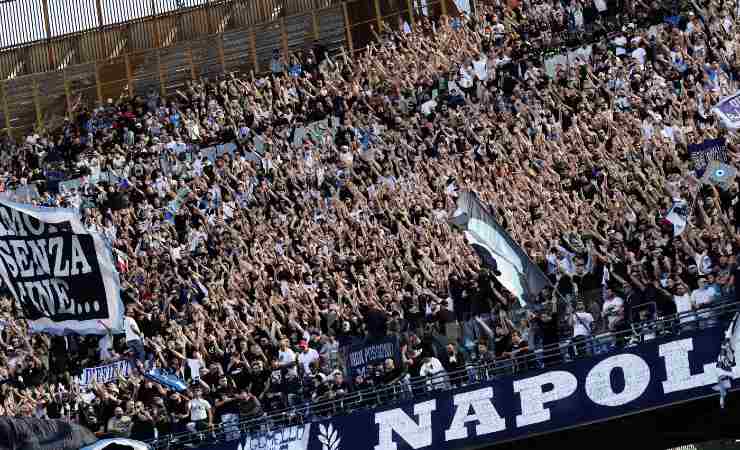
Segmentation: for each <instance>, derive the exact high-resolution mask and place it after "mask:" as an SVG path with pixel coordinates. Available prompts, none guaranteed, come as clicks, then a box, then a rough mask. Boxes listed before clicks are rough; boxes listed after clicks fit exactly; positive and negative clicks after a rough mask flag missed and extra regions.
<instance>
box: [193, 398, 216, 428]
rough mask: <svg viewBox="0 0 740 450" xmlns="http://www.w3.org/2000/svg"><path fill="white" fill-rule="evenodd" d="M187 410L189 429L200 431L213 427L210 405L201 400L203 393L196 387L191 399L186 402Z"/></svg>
mask: <svg viewBox="0 0 740 450" xmlns="http://www.w3.org/2000/svg"><path fill="white" fill-rule="evenodd" d="M188 410H189V411H190V424H188V427H189V428H191V429H195V430H201V431H202V430H205V429H207V428H211V427H213V411H212V410H211V404H210V403H208V401H207V400H205V399H203V391H202V390H201V388H200V387H196V388H195V390H194V391H193V399H192V400H190V401H189V402H188Z"/></svg>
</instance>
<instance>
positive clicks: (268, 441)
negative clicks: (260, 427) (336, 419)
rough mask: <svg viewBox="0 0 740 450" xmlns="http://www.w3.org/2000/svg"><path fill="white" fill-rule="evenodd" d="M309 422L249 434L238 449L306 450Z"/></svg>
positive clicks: (309, 429) (309, 433) (309, 428)
mask: <svg viewBox="0 0 740 450" xmlns="http://www.w3.org/2000/svg"><path fill="white" fill-rule="evenodd" d="M310 431H311V424H310V423H309V424H306V425H296V426H292V427H287V428H279V429H277V430H273V431H267V432H264V433H254V434H249V435H247V436H246V437H245V438H243V439H244V440H243V441H242V442H240V443H239V446H238V447H237V448H238V450H306V449H307V448H308V438H309V437H310V436H311V432H310Z"/></svg>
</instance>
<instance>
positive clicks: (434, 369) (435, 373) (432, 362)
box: [419, 356, 449, 390]
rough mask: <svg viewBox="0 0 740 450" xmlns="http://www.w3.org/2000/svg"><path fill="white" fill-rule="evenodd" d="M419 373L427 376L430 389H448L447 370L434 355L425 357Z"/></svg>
mask: <svg viewBox="0 0 740 450" xmlns="http://www.w3.org/2000/svg"><path fill="white" fill-rule="evenodd" d="M419 375H420V376H422V377H427V386H429V389H430V390H434V389H447V388H448V387H449V386H448V384H449V383H448V379H447V371H446V370H445V368H444V366H443V365H442V363H441V362H440V361H439V360H438V359H437V358H435V357H433V356H430V357H428V358H424V361H423V362H422V364H421V368H420V369H419Z"/></svg>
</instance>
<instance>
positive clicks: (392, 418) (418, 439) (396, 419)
mask: <svg viewBox="0 0 740 450" xmlns="http://www.w3.org/2000/svg"><path fill="white" fill-rule="evenodd" d="M436 409H437V401H436V400H429V401H426V402H423V403H417V404H416V405H414V415H415V416H417V417H418V418H419V423H418V424H417V423H416V422H414V420H413V419H412V418H411V417H409V416H408V415H406V413H405V412H404V411H403V410H402V409H401V408H395V409H391V410H388V411H383V412H379V413H376V414H375V423H376V424H378V426H379V430H378V445H376V446H375V450H398V446H397V445H396V443H395V442H394V441H393V432H395V433H396V434H398V436H399V437H400V438H401V439H403V440H404V441H406V443H407V444H409V446H410V447H411V448H413V449H419V448H422V447H428V446H430V445H432V411H436Z"/></svg>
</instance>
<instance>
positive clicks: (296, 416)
mask: <svg viewBox="0 0 740 450" xmlns="http://www.w3.org/2000/svg"><path fill="white" fill-rule="evenodd" d="M738 311H740V302H735V301H732V302H725V303H721V304H719V305H716V306H713V307H710V308H703V309H701V310H699V311H690V312H687V313H677V314H673V315H670V316H668V317H661V318H658V319H655V320H651V321H646V322H641V323H639V324H638V326H637V327H636V326H634V325H633V326H632V327H631V329H628V330H623V331H619V332H612V333H603V334H600V335H597V336H592V337H590V338H588V339H585V340H582V341H580V342H572V341H571V340H564V341H561V342H559V343H557V344H553V345H550V346H546V347H543V348H542V349H538V350H535V351H533V352H528V353H526V354H523V355H522V356H516V357H513V358H508V359H500V360H496V361H494V362H492V363H487V364H485V363H484V364H478V365H473V364H468V365H466V367H465V368H464V369H461V370H458V371H455V372H450V373H443V374H440V375H438V376H436V377H416V378H413V379H408V380H404V381H400V382H397V383H394V384H388V385H382V386H374V387H372V388H369V389H366V390H362V391H355V392H351V393H349V394H345V395H343V396H341V397H340V398H335V399H331V400H324V401H321V402H317V403H312V404H311V403H310V404H304V405H301V406H296V407H292V408H285V409H282V410H279V411H274V412H271V413H269V414H267V413H265V414H262V415H260V416H258V417H250V418H246V419H244V420H242V421H241V422H238V423H227V424H223V423H222V424H218V425H216V426H214V429H213V430H212V431H210V434H211V437H212V438H215V439H220V438H223V437H228V436H229V435H230V434H233V433H234V432H235V431H236V430H235V427H238V429H239V431H242V432H252V433H254V432H264V431H269V430H272V429H275V428H280V427H284V426H290V425H299V424H303V423H306V422H313V421H315V420H318V419H325V418H329V417H332V416H336V415H342V414H348V413H350V412H354V411H358V410H362V409H373V408H378V407H383V406H390V405H393V404H394V403H396V402H399V401H402V400H407V399H410V398H412V397H413V398H418V397H419V396H424V395H431V394H433V393H435V392H440V391H447V390H452V389H456V388H459V387H462V386H466V387H470V386H475V385H478V384H481V383H483V382H485V381H488V380H492V379H495V378H497V377H500V376H507V375H515V374H517V373H523V372H525V371H528V370H541V369H547V368H552V367H557V366H559V365H561V364H563V363H565V362H571V361H574V360H576V359H586V358H589V357H591V356H592V353H595V354H601V353H604V352H609V351H612V350H614V349H616V348H621V347H633V346H635V345H639V343H640V341H647V340H651V339H654V338H656V337H657V336H658V335H671V334H675V333H678V334H680V333H681V330H677V328H678V327H681V326H683V325H686V324H687V323H688V322H695V323H699V324H701V323H709V324H714V325H717V324H718V323H715V322H719V321H720V320H722V319H725V318H727V317H728V316H729V315H730V314H731V313H734V312H738ZM686 318H690V319H691V321H686V320H684V321H683V322H682V321H681V319H686ZM605 341H607V342H609V343H611V344H612V345H611V347H610V348H608V349H606V350H604V351H603V352H599V351H596V349H597V348H598V346H601V345H604V342H605ZM584 348H586V349H590V350H586V351H583V352H582V354H581V353H580V352H581V351H582V350H580V349H584ZM541 363H545V364H544V365H543V366H541V367H540V364H541ZM202 435H203V432H189V431H187V432H181V433H174V434H170V435H168V436H166V437H162V438H159V439H154V440H152V441H150V442H149V443H150V444H151V445H153V446H154V447H155V448H166V447H168V446H169V445H171V444H173V443H177V444H178V445H184V444H187V443H192V442H197V441H200V440H201V437H202Z"/></svg>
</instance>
